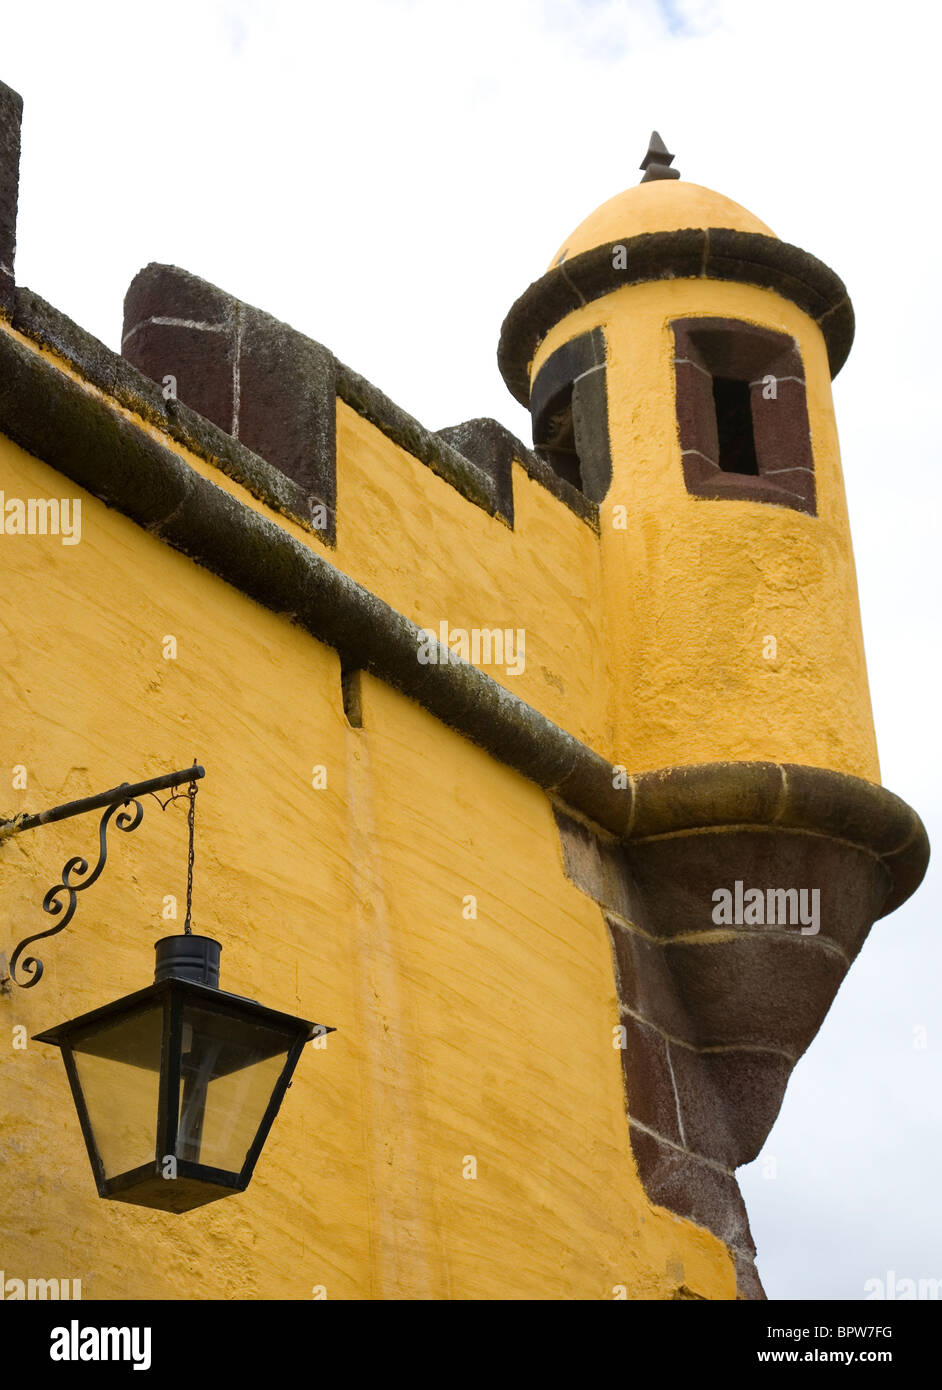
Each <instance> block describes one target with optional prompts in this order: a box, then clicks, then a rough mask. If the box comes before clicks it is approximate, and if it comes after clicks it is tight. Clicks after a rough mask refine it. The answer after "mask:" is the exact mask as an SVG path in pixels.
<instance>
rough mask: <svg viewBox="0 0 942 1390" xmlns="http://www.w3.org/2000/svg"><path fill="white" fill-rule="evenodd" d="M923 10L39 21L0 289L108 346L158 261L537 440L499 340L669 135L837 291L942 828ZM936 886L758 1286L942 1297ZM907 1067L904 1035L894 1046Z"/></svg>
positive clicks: (938, 31)
mask: <svg viewBox="0 0 942 1390" xmlns="http://www.w3.org/2000/svg"><path fill="white" fill-rule="evenodd" d="M940 14H942V11H940V10H938V9H937V8H936V7H935V6H933V5H931V4H930V3H928V0H926V3H923V4H918V3H914V0H896V3H894V4H893V5H892V6H890V7H885V6H880V7H878V6H876V5H875V4H873V3H871V2H870V0H862V3H848V4H845V3H839V2H838V0H830V3H829V0H788V3H787V4H769V3H756V0H751V2H750V0H716V3H713V2H712V0H693V2H692V3H687V0H663V3H661V4H657V3H654V2H653V0H650V2H649V0H623V2H621V3H619V0H582V3H579V2H578V0H474V3H473V4H468V3H456V2H455V0H414V2H412V0H343V3H341V4H327V3H325V2H324V0H315V2H314V3H301V2H300V0H295V3H293V4H292V3H284V0H264V3H252V2H251V0H232V3H224V2H223V0H219V3H211V2H210V0H204V3H199V0H184V3H179V0H161V3H160V4H159V5H141V4H128V3H127V0H120V3H107V2H106V0H88V2H87V3H83V4H81V5H78V4H75V3H74V0H68V3H61V4H54V3H49V0H45V2H44V0H31V3H30V4H28V5H17V6H15V7H13V6H8V7H5V10H4V15H3V21H2V27H0V38H2V49H0V79H2V80H3V81H5V82H6V83H7V84H8V85H9V86H11V87H13V88H14V89H15V90H17V91H19V92H20V93H21V94H22V95H23V97H24V100H25V104H26V109H25V115H24V130H23V161H22V172H21V185H20V216H19V244H18V249H17V264H16V270H17V281H18V283H20V284H26V285H29V286H30V287H31V288H32V289H34V290H36V291H38V292H39V293H40V294H41V295H43V297H44V298H46V299H48V300H50V301H51V302H52V303H53V304H55V305H56V306H57V307H58V308H59V309H61V310H63V311H64V312H66V313H67V314H69V316H70V317H72V318H73V319H75V320H76V322H78V323H79V324H81V325H82V326H83V327H84V328H87V329H89V330H90V331H91V332H93V333H95V334H96V335H97V336H98V337H100V338H101V339H103V341H105V342H106V343H108V344H109V345H110V346H111V347H112V348H115V349H117V348H118V347H119V340H120V331H121V307H122V299H123V296H124V292H125V289H126V288H127V285H128V283H129V282H130V280H131V278H132V276H133V275H134V274H135V273H136V271H137V270H138V269H139V268H140V267H141V266H142V265H144V264H146V263H147V262H148V261H151V260H156V261H164V262H171V263H175V264H177V265H181V266H184V267H185V268H186V269H188V270H190V271H193V272H194V273H196V274H198V275H201V276H203V277H204V278H206V279H208V280H211V281H212V282H214V283H215V284H218V285H220V286H222V287H223V288H224V289H226V290H229V291H231V292H232V293H234V294H236V295H237V296H239V297H240V298H242V299H245V300H248V301H249V302H250V303H253V304H257V305H258V306H260V307H261V308H263V309H265V310H267V311H268V312H270V313H272V314H275V315H276V316H278V317H280V318H282V319H285V320H287V321H288V322H290V323H292V324H293V325H294V326H295V327H296V328H298V329H300V330H302V331H303V332H305V333H307V334H308V335H310V336H311V337H313V338H316V339H317V340H318V341H320V342H323V343H324V344H326V346H327V347H329V348H331V349H332V350H333V351H334V352H335V353H336V354H337V355H338V356H339V357H340V358H341V359H342V360H344V361H345V362H347V363H348V364H349V365H350V366H351V367H353V368H355V369H356V370H357V371H359V372H361V373H362V374H363V375H364V376H366V377H367V378H369V379H370V380H371V381H373V382H375V384H376V385H377V386H379V387H381V388H382V389H383V390H384V391H386V392H387V393H388V394H389V395H390V396H392V397H393V399H394V400H396V401H397V402H398V403H399V404H400V405H402V406H403V407H405V408H406V409H407V410H409V411H411V412H412V413H413V414H414V415H416V416H417V417H418V418H419V419H420V420H422V422H423V423H424V424H426V425H428V426H429V427H431V428H433V429H438V428H441V427H443V426H445V425H449V424H454V423H457V422H458V421H459V420H463V419H467V418H469V417H472V416H478V415H493V416H495V417H496V418H498V419H500V420H502V421H503V422H504V423H505V424H506V425H507V426H509V428H511V429H512V430H513V431H514V432H515V433H516V434H518V435H519V436H520V437H521V438H523V439H525V440H529V433H528V418H527V416H526V415H525V413H524V412H523V411H522V410H521V408H520V407H519V406H517V405H516V404H515V403H514V401H513V400H512V399H511V397H510V396H509V394H508V393H507V391H506V389H505V387H504V386H503V383H502V381H501V379H500V376H499V374H498V371H497V366H496V345H497V339H498V334H499V330H500V325H501V321H502V319H503V316H504V314H505V313H506V311H507V309H508V308H509V307H510V305H511V303H512V302H513V301H514V299H515V298H516V297H517V296H518V295H519V294H520V292H521V291H522V290H523V289H524V288H525V287H526V285H527V284H528V283H529V282H530V281H531V280H533V279H535V278H536V277H537V276H538V275H539V274H541V273H542V271H543V270H544V269H545V267H546V263H547V261H548V259H549V257H550V255H551V254H552V252H553V251H554V250H555V249H556V247H557V246H558V245H559V244H560V243H561V242H562V240H563V238H564V237H565V236H566V235H567V233H568V232H569V231H571V230H572V229H573V228H574V227H575V226H576V225H577V224H578V223H579V222H581V221H582V219H583V217H585V216H586V215H587V214H588V213H589V212H590V211H591V210H592V209H593V208H594V207H596V206H597V205H598V204H599V203H601V202H602V201H604V200H605V199H606V198H608V197H610V196H611V195H612V194H614V193H616V192H618V191H619V190H620V189H622V188H624V187H626V186H628V185H630V184H634V183H636V182H637V180H638V178H639V177H640V175H639V173H638V170H637V165H638V163H639V161H640V159H641V157H642V155H643V154H644V151H645V149H646V145H647V139H648V135H649V133H650V131H651V129H652V128H653V127H656V128H657V129H658V130H659V131H660V133H661V134H662V136H663V137H664V139H665V141H666V143H667V145H668V148H669V149H671V150H674V151H675V152H676V154H677V158H676V164H677V167H678V168H679V169H680V170H681V172H682V174H683V176H684V177H685V178H687V179H690V180H691V181H693V182H695V183H702V184H706V185H708V186H709V187H712V188H715V189H717V190H719V191H720V192H722V193H724V194H726V195H727V196H729V197H731V198H734V199H735V200H736V201H738V202H741V203H743V204H744V205H745V206H746V207H748V208H750V209H751V210H752V211H753V212H754V213H756V214H757V216H759V217H760V218H762V219H763V221H765V222H767V223H768V224H769V225H770V226H771V227H772V228H773V229H774V230H775V231H776V232H777V233H778V235H779V236H781V237H783V238H784V239H785V240H788V241H791V242H794V243H796V244H798V245H799V246H803V247H804V248H805V249H807V250H809V251H811V252H813V253H814V254H815V255H817V256H819V257H820V258H821V259H822V260H824V261H825V262H827V263H828V264H829V265H831V266H833V268H834V269H835V270H836V271H837V272H838V274H839V275H841V276H842V277H843V279H844V280H845V282H846V283H847V285H848V288H849V290H850V293H851V297H852V299H853V301H854V306H855V310H856V313H857V325H858V327H857V339H856V342H855V345H854V349H853V351H852V353H851V356H850V359H849V362H848V364H847V366H846V367H845V368H844V370H843V372H842V373H841V375H840V377H839V378H838V379H837V381H836V383H835V388H834V389H835V401H836V407H837V415H838V425H839V427H840V431H841V444H842V452H843V461H844V470H845V477H846V486H847V494H848V502H849V506H850V512H851V523H852V527H853V534H854V542H855V550H856V556H857V565H858V575H859V582H860V598H861V608H862V614H863V622H864V631H865V636H866V642H867V652H868V661H869V667H870V677H871V686H872V694H873V703H874V716H875V721H876V728H877V736H878V740H879V745H880V752H881V760H882V768H883V780H884V783H885V784H886V785H887V786H888V787H890V788H891V789H892V790H893V791H895V792H897V793H898V794H900V795H901V796H903V797H904V798H905V799H906V800H908V801H909V802H910V804H911V805H913V806H915V807H916V809H917V810H918V811H919V812H920V814H921V815H922V816H923V819H924V820H925V821H926V824H927V826H928V829H929V834H930V838H931V839H933V841H934V843H942V837H940V833H939V832H940V825H939V822H940V811H942V804H940V803H942V796H940V790H939V786H938V782H937V777H938V766H937V756H936V754H937V749H938V732H937V724H936V720H937V718H938V706H939V697H938V690H939V674H940V672H939V641H938V610H937V602H938V598H937V564H936V560H937V550H936V547H937V546H938V545H939V533H938V522H937V518H938V497H939V480H938V471H937V470H938V467H939V446H938V442H937V441H938V439H939V435H940V429H939V424H938V408H939V400H940V391H939V385H938V380H937V372H938V367H937V360H936V357H935V351H934V349H935V348H936V342H935V334H936V332H937V330H936V327H935V325H936V323H937V321H938V317H939V270H938V264H939V260H940V256H939V250H938V247H939V242H940V234H939V227H938V224H937V222H936V220H935V219H936V215H937V202H938V199H937V194H936V189H937V186H938V180H939V172H938V168H937V164H936V161H935V159H934V151H935V150H936V149H937V141H938V134H939V117H938V114H937V112H938V100H939V98H938V89H939V70H938V53H939V44H940V37H942V20H940ZM939 905H940V888H939V882H938V876H937V875H934V873H933V870H932V869H930V875H929V879H928V880H927V882H926V884H925V885H924V886H923V888H922V890H921V891H920V893H919V894H918V895H917V897H916V898H915V899H914V900H913V902H912V903H911V904H908V905H907V906H905V907H904V908H902V909H901V910H900V911H899V912H897V913H896V914H895V915H894V916H893V917H891V918H889V919H887V920H885V921H884V922H882V923H877V924H876V926H875V927H874V929H873V932H872V934H871V937H870V940H869V942H868V944H867V945H866V947H865V948H864V951H863V953H862V954H861V956H860V958H859V959H858V961H857V963H856V965H855V967H854V968H853V970H852V971H851V973H850V975H849V977H848V979H847V981H846V983H845V984H844V986H843V987H842V989H841V991H840V994H839V995H838V998H837V1001H836V1003H835V1005H834V1007H833V1009H832V1011H831V1013H830V1015H829V1016H828V1018H827V1020H826V1022H825V1025H824V1027H823V1029H822V1031H821V1033H820V1034H819V1036H818V1038H817V1040H816V1041H815V1043H814V1044H813V1045H812V1048H811V1050H810V1053H809V1054H808V1055H807V1056H806V1057H805V1058H804V1059H803V1060H802V1062H801V1063H800V1064H799V1066H798V1068H797V1069H796V1072H795V1074H794V1076H793V1079H792V1082H791V1084H790V1087H789V1091H788V1094H787V1096H786V1100H785V1104H784V1107H783V1110H782V1114H781V1116H780V1118H779V1120H778V1122H777V1124H776V1126H775V1128H774V1129H773V1131H772V1134H771V1135H770V1138H769V1141H768V1143H767V1145H766V1150H765V1154H766V1155H772V1156H774V1158H775V1160H776V1176H775V1177H774V1178H769V1177H764V1176H763V1168H764V1163H763V1160H762V1159H760V1161H759V1162H758V1163H757V1164H755V1165H752V1167H751V1168H750V1169H746V1170H742V1172H741V1175H740V1176H741V1178H742V1180H743V1190H744V1194H745V1197H746V1201H747V1205H748V1207H749V1212H750V1217H751V1221H752V1226H753V1232H754V1235H755V1237H756V1241H757V1244H758V1246H759V1269H760V1272H761V1274H762V1276H763V1279H764V1281H765V1284H766V1288H767V1291H768V1293H769V1295H770V1296H771V1297H773V1298H774V1297H778V1298H784V1297H799V1298H801V1297H814V1298H833V1297H850V1298H854V1297H862V1295H863V1288H864V1284H865V1282H866V1280H867V1279H871V1278H885V1276H886V1272H887V1271H888V1270H890V1269H892V1270H894V1271H895V1272H896V1275H897V1278H902V1277H909V1278H915V1279H919V1278H942V1212H940V1202H939V1195H938V1194H939V1181H938V1160H937V1150H938V1146H939V1143H940V1138H942V1134H940V1131H942V1101H940V1097H942V1016H940V1007H939V997H940V988H939V978H940V965H942V944H940V940H939ZM920 1026H922V1027H925V1028H926V1029H927V1030H928V1036H927V1042H928V1046H927V1047H926V1048H925V1049H924V1050H917V1049H916V1048H914V1046H913V1039H914V1030H915V1029H916V1028H918V1027H920Z"/></svg>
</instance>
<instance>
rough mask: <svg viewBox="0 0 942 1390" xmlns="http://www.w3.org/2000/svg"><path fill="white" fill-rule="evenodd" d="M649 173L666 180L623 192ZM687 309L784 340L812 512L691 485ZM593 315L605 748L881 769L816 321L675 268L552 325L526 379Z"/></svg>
mask: <svg viewBox="0 0 942 1390" xmlns="http://www.w3.org/2000/svg"><path fill="white" fill-rule="evenodd" d="M648 187H651V188H657V187H662V188H667V189H670V188H672V187H675V185H670V184H662V185H657V184H652V185H642V187H641V188H638V189H635V190H632V192H633V193H642V192H643V191H644V190H645V189H646V188H648ZM697 315H699V316H717V317H724V318H732V319H740V320H742V321H744V322H747V323H752V324H758V325H760V326H762V327H765V328H771V329H773V330H775V331H776V332H779V333H786V334H788V335H790V336H791V337H793V338H794V339H795V340H796V341H797V343H798V346H799V350H800V352H801V356H802V360H803V364H804V371H805V379H806V391H807V402H808V416H809V424H810V430H811V440H812V449H813V455H814V467H815V481H816V488H817V508H818V512H817V516H807V515H805V514H804V513H802V512H798V511H795V510H793V509H791V508H789V507H781V506H775V505H772V504H769V503H766V502H752V501H740V500H735V501H733V500H729V501H727V500H716V501H715V500H712V499H705V498H700V497H694V496H692V495H691V494H689V493H688V492H687V490H686V487H685V484H684V477H683V470H682V465H681V453H680V441H679V436H678V430H677V420H676V411H675V383H674V368H673V356H674V351H675V349H674V339H673V333H672V331H671V328H670V323H671V321H672V320H673V319H677V318H686V317H693V316H697ZM596 327H600V328H601V329H602V330H603V332H604V334H605V339H606V344H607V353H608V370H607V388H608V408H609V430H610V437H611V452H612V469H613V481H612V486H611V488H610V490H609V492H608V495H607V496H606V498H605V500H604V502H603V503H602V506H601V549H602V566H601V568H602V584H603V589H604V594H605V599H604V605H605V609H606V612H605V618H604V620H603V625H604V630H605V631H606V633H607V639H608V643H609V665H608V678H609V681H610V692H611V703H612V709H613V725H614V727H613V750H612V754H611V755H610V756H611V757H612V759H613V761H615V762H618V763H622V764H624V765H625V766H627V767H628V768H629V770H630V771H632V772H642V771H648V770H651V769H655V768H661V767H669V766H675V765H678V764H679V765H683V764H688V763H701V762H713V761H720V760H724V759H729V760H732V761H748V760H750V759H771V760H773V761H777V762H794V763H803V764H807V765H809V766H815V767H825V768H832V769H835V770H836V771H839V772H847V773H851V774H853V775H856V776H858V777H864V778H867V779H869V780H871V781H874V782H878V781H879V778H880V770H879V763H878V760H877V751H876V741H875V736H874V730H873V719H872V713H871V708H870V695H869V687H868V683H867V672H866V662H865V658H864V647H863V635H862V630H861V625H860V613H859V606H858V598H857V580H856V571H855V568H854V557H853V549H852V545H851V537H850V528H849V523H848V517H847V506H846V501H845V494H844V483H843V475H842V472H841V461H840V452H839V447H838V439H837V427H836V424H835V419H834V410H833V402H832V398H831V385H830V372H829V369H828V362H827V352H826V348H825V343H824V338H823V336H822V334H821V331H820V329H819V328H818V327H817V325H816V324H815V323H814V322H813V321H812V320H811V319H810V318H809V317H808V316H807V315H806V314H804V313H803V312H802V311H801V310H800V309H798V308H797V307H796V306H795V305H793V304H791V303H790V302H789V301H787V300H784V299H782V298H781V297H779V296H778V295H775V294H772V293H771V292H769V291H767V290H763V289H759V288H757V287H755V286H752V285H742V284H734V283H720V282H717V281H709V280H699V279H676V280H661V281H656V282H652V283H648V284H639V285H631V286H625V287H623V288H621V289H619V290H616V291H614V292H613V293H611V294H608V295H606V296H604V297H603V298H600V299H598V300H595V301H593V302H592V303H590V304H588V305H586V306H584V307H583V308H581V309H579V310H577V311H576V312H574V313H572V314H570V315H568V316H567V317H566V318H565V319H563V320H562V321H561V322H560V323H559V324H557V325H556V326H555V327H554V328H553V329H552V330H551V332H550V333H549V334H548V335H547V336H546V338H545V339H544V340H543V342H542V343H541V344H540V347H539V349H538V351H537V353H536V354H535V357H534V360H533V364H532V368H531V379H532V378H533V377H535V376H536V374H537V372H538V371H539V370H540V368H541V366H542V365H543V363H544V362H545V361H546V359H547V357H548V356H549V355H550V354H551V353H552V352H554V351H555V350H556V349H557V348H559V347H560V346H561V345H562V344H563V343H565V342H567V341H568V340H569V339H570V338H573V337H575V336H577V335H578V334H580V333H585V332H587V331H588V330H590V329H592V328H596ZM769 637H772V638H774V640H775V655H774V657H771V658H770V657H769V656H768V655H767V654H766V653H767V652H768V651H771V650H772V648H771V646H770V645H769V644H768V642H767V639H768V638H769Z"/></svg>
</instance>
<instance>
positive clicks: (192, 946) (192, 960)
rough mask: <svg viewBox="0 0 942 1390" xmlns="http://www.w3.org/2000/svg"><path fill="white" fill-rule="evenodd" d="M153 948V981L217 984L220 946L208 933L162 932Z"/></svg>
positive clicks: (215, 987) (213, 987)
mask: <svg viewBox="0 0 942 1390" xmlns="http://www.w3.org/2000/svg"><path fill="white" fill-rule="evenodd" d="M154 949H155V950H156V952H157V967H156V969H155V971H154V983H155V984H158V985H159V984H160V982H161V980H169V979H174V980H191V981H192V982H193V984H195V985H208V986H209V987H210V989H218V988H219V955H220V952H221V951H222V947H221V946H220V944H219V942H218V941H214V940H213V938H212V937H211V936H193V935H192V934H190V935H188V936H165V937H163V938H162V940H160V941H158V942H157V943H156V945H155V947H154Z"/></svg>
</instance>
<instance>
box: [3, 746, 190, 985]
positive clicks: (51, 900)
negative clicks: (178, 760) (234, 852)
mask: <svg viewBox="0 0 942 1390" xmlns="http://www.w3.org/2000/svg"><path fill="white" fill-rule="evenodd" d="M205 776H206V772H205V770H204V769H203V768H202V767H200V766H199V764H198V763H194V764H193V766H192V767H187V768H183V769H182V770H181V771H179V772H168V773H165V774H164V776H163V777H152V778H150V779H149V781H146V782H135V783H131V782H122V784H121V785H120V786H119V787H112V788H111V790H110V791H106V792H99V793H98V795H97V796H87V797H84V798H82V799H81V800H80V801H68V802H65V804H64V805H62V806H53V807H52V808H51V809H50V810H48V811H40V812H38V813H37V814H36V815H19V816H15V817H14V818H13V819H12V820H7V821H2V822H0V842H2V841H3V840H5V839H8V838H9V837H10V836H11V835H19V834H21V833H22V832H23V831H24V830H35V829H37V828H38V827H39V826H40V825H51V824H52V823H53V822H54V821H60V820H69V819H70V818H71V817H72V816H81V815H84V814H86V812H88V811H98V810H100V811H101V812H102V815H101V819H100V821H99V823H98V861H97V863H96V864H95V866H94V868H93V869H91V871H89V864H88V860H87V859H85V858H84V857H83V856H82V855H80V854H77V855H73V857H72V858H71V859H69V860H67V861H66V863H65V865H64V866H63V869H62V876H61V878H60V879H59V881H58V883H54V884H53V885H52V887H51V888H50V889H49V890H48V891H47V893H46V895H45V897H44V898H43V911H44V912H48V913H49V914H50V916H52V917H58V916H59V914H60V913H63V909H64V915H63V916H62V920H61V921H59V922H57V923H56V924H55V926H52V927H48V928H47V929H46V930H45V931H41V932H34V933H33V935H32V936H27V937H24V939H23V940H22V941H21V942H20V943H19V945H18V946H17V947H16V949H15V950H14V952H13V955H12V956H11V957H10V967H9V968H10V975H11V977H12V979H13V981H14V983H16V984H18V985H19V986H20V987H21V988H22V989H32V987H33V986H34V985H38V984H39V981H40V980H41V979H42V974H43V963H42V961H41V960H39V959H38V958H37V957H36V956H24V955H23V952H24V951H25V950H26V949H27V948H28V947H29V946H31V945H32V944H33V942H34V941H41V940H42V939H43V938H44V937H47V936H57V935H58V934H59V932H61V931H64V930H65V928H66V927H67V926H68V925H69V923H70V922H71V921H72V918H73V917H74V916H75V909H76V906H77V904H78V894H79V893H82V892H84V890H85V889H86V888H91V886H92V884H93V883H97V881H98V879H99V878H100V877H101V874H102V870H103V869H104V867H105V864H106V862H107V859H108V827H109V825H110V824H111V822H112V820H113V821H114V825H115V827H116V828H117V829H118V830H121V831H123V832H124V833H125V834H130V832H131V831H132V830H136V829H137V827H138V826H139V825H140V823H141V821H142V819H143V817H144V807H143V805H142V803H141V798H142V797H144V796H149V795H155V796H156V793H157V792H161V791H173V790H174V789H175V788H177V787H180V786H183V785H184V784H185V783H189V784H190V787H191V793H190V828H191V859H190V865H191V873H192V814H193V811H192V808H193V792H195V786H196V782H197V781H198V780H199V779H200V778H201V777H205ZM158 800H159V798H158ZM122 807H124V808H129V809H124V810H122V809H121V808H122ZM64 895H67V898H66V897H65V896H64ZM187 899H188V902H187V906H188V909H189V885H188V894H187ZM186 925H187V930H189V925H190V924H189V910H188V912H187V924H186ZM21 958H22V959H21ZM18 968H19V969H20V971H21V973H22V974H24V975H25V977H26V978H24V979H17V969H18Z"/></svg>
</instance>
